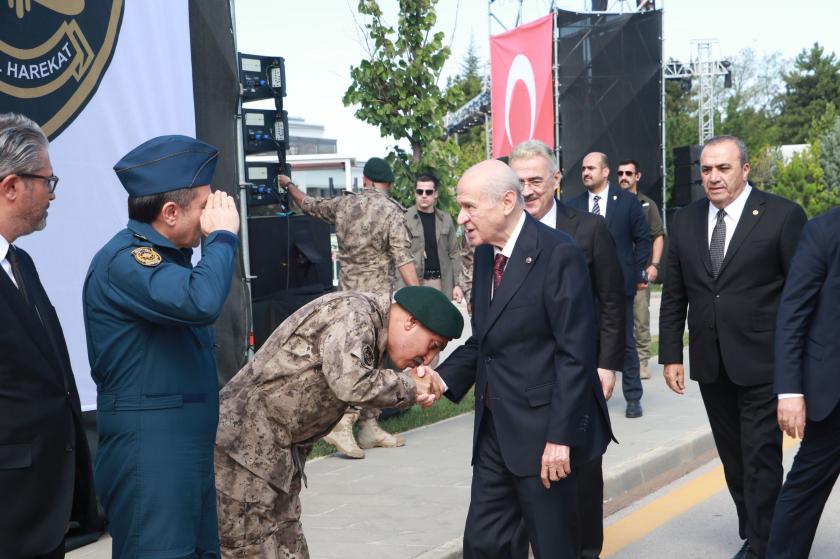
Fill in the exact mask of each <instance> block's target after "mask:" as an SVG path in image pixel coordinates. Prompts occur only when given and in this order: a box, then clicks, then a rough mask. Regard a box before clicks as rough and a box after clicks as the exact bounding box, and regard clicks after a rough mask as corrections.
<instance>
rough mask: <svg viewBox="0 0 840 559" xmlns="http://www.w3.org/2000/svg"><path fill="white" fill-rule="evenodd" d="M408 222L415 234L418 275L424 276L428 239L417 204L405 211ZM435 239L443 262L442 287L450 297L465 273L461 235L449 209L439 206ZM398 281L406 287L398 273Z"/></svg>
mask: <svg viewBox="0 0 840 559" xmlns="http://www.w3.org/2000/svg"><path fill="white" fill-rule="evenodd" d="M405 225H406V227H407V228H408V233H409V235H410V236H411V255H412V256H413V257H414V265H415V266H416V267H417V275H418V276H419V277H420V279H423V272H424V271H425V260H426V258H425V253H426V246H425V245H426V240H425V237H424V236H423V223H422V222H421V221H420V216H419V215H418V213H417V206H416V205H414V206H411V207H410V208H408V209H407V210H406V212H405ZM435 239H436V240H437V254H438V261H439V262H440V286H441V290H442V291H443V292H444V293H445V294H446V296H447V297H449V298H450V299H451V298H452V289H453V288H454V287H455V285H456V284H455V281H456V278H457V277H458V276H459V274H460V273H461V255H460V253H459V251H458V239H457V231H456V230H455V225H454V224H453V223H452V217H451V216H450V215H449V214H447V213H446V212H444V211H442V210H439V209H437V208H435ZM397 276H398V277H397V280H398V282H397V284H398V286H399V287H404V286H405V283H404V282H403V281H402V277H400V276H399V274H397Z"/></svg>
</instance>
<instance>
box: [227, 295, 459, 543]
mask: <svg viewBox="0 0 840 559" xmlns="http://www.w3.org/2000/svg"><path fill="white" fill-rule="evenodd" d="M395 300H396V303H393V304H392V303H391V297H390V295H389V294H385V293H380V294H373V293H358V292H354V291H345V292H338V293H331V294H329V295H325V296H323V297H321V298H319V299H316V300H315V301H312V302H311V303H309V304H307V305H305V306H304V307H302V308H301V309H299V310H298V311H297V312H295V313H294V314H293V315H292V316H290V317H289V318H288V319H286V320H285V321H284V322H283V323H282V324H281V325H280V326H279V327H278V329H277V330H275V332H274V333H273V334H272V335H271V337H269V338H268V340H267V341H266V343H265V344H264V345H263V346H262V347H261V348H260V350H259V351H258V352H257V354H256V355H255V357H254V359H253V361H251V362H250V363H249V364H248V365H246V366H245V367H244V368H243V369H242V370H241V371H239V373H237V375H236V376H234V377H233V379H231V381H230V382H229V383H228V384H227V385H226V386H225V387H224V389H223V390H222V391H221V394H220V400H221V403H220V417H219V430H218V434H217V437H216V452H215V465H216V491H217V503H218V511H219V535H220V540H221V549H222V557H224V558H225V559H228V558H237V559H245V558H248V559H250V558H253V559H274V558H280V557H282V558H284V559H287V558H295V559H300V558H306V557H308V556H309V553H308V550H307V546H306V540H305V538H304V537H303V532H302V529H301V524H300V513H301V511H300V499H299V493H300V490H301V480H303V481H304V482H305V479H306V478H305V477H304V475H303V467H304V463H305V461H306V456H307V454H309V451H310V450H311V448H312V445H313V444H314V443H315V441H317V440H318V439H319V438H321V437H322V436H324V435H325V434H326V433H328V432H329V431H330V429H332V427H333V426H334V425H335V424H336V422H338V420H339V419H340V418H341V417H342V414H343V413H344V411H345V410H346V409H347V406H348V404H352V405H357V406H388V407H399V408H407V407H409V406H411V405H412V404H414V403H415V401H416V402H417V403H420V404H421V405H424V406H428V405H431V404H432V403H433V402H434V400H435V399H436V398H439V397H440V390H441V388H440V387H439V385H438V378H437V376H436V375H435V374H434V373H433V374H432V375H425V376H423V377H422V378H420V377H418V376H417V373H416V369H411V372H410V373H408V372H401V371H399V370H391V369H386V368H382V363H383V355H384V354H385V353H386V351H387V353H388V355H389V356H390V359H391V360H392V361H393V363H394V364H395V365H396V366H397V367H399V368H400V369H407V368H409V367H412V366H415V365H418V364H420V363H424V364H428V363H429V362H431V360H432V359H433V358H434V357H436V356H437V354H438V353H439V352H440V350H441V349H443V348H444V347H445V346H446V344H447V342H448V341H449V340H450V339H453V338H458V337H460V335H461V331H462V329H463V325H464V321H463V318H462V317H461V313H460V312H459V311H458V310H457V309H456V308H455V306H454V305H453V304H452V303H451V302H450V301H449V299H448V298H447V297H446V296H445V295H444V294H443V293H441V292H440V291H437V290H436V289H433V288H431V287H425V286H420V287H405V288H403V289H401V290H400V291H398V292H397V293H396V295H395Z"/></svg>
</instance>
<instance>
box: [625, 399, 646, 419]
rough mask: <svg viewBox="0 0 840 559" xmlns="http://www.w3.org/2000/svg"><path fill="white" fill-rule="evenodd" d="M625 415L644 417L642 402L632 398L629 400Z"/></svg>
mask: <svg viewBox="0 0 840 559" xmlns="http://www.w3.org/2000/svg"><path fill="white" fill-rule="evenodd" d="M624 417H629V418H631V419H632V418H634V417H642V404H641V403H640V402H639V401H638V400H630V401H629V402H627V409H626V410H625V411H624Z"/></svg>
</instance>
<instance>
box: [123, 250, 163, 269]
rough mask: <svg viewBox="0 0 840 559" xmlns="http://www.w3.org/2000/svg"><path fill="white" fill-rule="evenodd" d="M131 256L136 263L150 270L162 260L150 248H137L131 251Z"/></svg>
mask: <svg viewBox="0 0 840 559" xmlns="http://www.w3.org/2000/svg"><path fill="white" fill-rule="evenodd" d="M131 255H132V256H133V257H134V259H135V260H136V261H137V262H138V263H140V264H142V265H143V266H149V267H150V268H154V267H155V266H157V265H158V264H160V263H161V261H162V260H163V258H161V256H160V254H158V253H157V252H155V249H153V248H152V247H137V248H135V249H134V250H132V251H131Z"/></svg>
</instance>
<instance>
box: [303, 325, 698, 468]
mask: <svg viewBox="0 0 840 559" xmlns="http://www.w3.org/2000/svg"><path fill="white" fill-rule="evenodd" d="M683 345H684V346H687V345H688V332H686V333H685V334H684V336H683ZM650 354H651V355H653V356H655V355H659V336H651V338H650ZM473 409H475V394H474V393H473V390H472V389H471V390H470V392H469V393H468V394H467V395H466V396H465V397H464V399H463V400H461V403H460V404H453V403H452V402H450V401H449V400H447V399H446V398H444V399H442V400H441V401H440V402H438V403H437V404H435V405H434V406H432V407H431V408H430V409H428V410H423V409H421V408H420V406H414V407H412V408H411V409H409V410H408V411H407V412H405V413H401V414H397V415H394V416H391V417H389V418H387V419H383V420H382V421H380V422H379V424H380V425H382V428H383V429H385V430H386V431H388V432H389V433H402V432H404V431H409V430H411V429H416V428H417V427H423V426H424V425H431V424H432V423H437V422H438V421H443V420H444V419H449V418H450V417H455V416H456V415H461V414H463V413H467V412H471V411H473ZM356 430H358V426H357V427H356ZM335 452H336V449H335V447H334V446H333V445H331V444H327V443H325V442H324V441H323V440H320V441H318V442H317V443H315V446H314V447H313V448H312V452H311V453H310V454H309V458H307V459H308V460H311V459H313V458H319V457H321V456H328V455H330V454H334V453H335Z"/></svg>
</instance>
